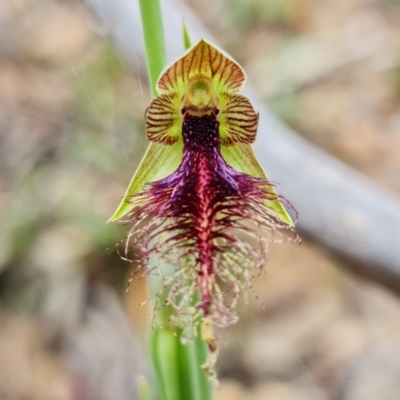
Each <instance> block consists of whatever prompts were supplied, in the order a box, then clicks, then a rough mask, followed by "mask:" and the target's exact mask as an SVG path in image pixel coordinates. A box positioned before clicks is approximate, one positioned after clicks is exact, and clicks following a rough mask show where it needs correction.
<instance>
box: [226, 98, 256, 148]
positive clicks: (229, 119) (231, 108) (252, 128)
mask: <svg viewBox="0 0 400 400" xmlns="http://www.w3.org/2000/svg"><path fill="white" fill-rule="evenodd" d="M219 99H220V102H221V117H220V142H221V144H222V145H223V146H232V145H234V144H238V143H253V142H254V140H255V139H256V135H257V127H258V113H257V112H256V111H255V110H254V108H253V106H252V105H251V103H250V101H249V99H248V98H247V97H244V96H241V95H239V94H229V93H224V94H223V95H222V96H220V98H219Z"/></svg>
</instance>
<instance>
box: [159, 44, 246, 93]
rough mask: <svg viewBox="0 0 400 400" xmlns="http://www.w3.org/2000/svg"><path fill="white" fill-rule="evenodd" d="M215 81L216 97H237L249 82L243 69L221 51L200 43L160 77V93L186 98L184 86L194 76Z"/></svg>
mask: <svg viewBox="0 0 400 400" xmlns="http://www.w3.org/2000/svg"><path fill="white" fill-rule="evenodd" d="M199 75H201V76H204V77H207V78H209V79H211V80H212V82H213V86H214V89H215V91H216V93H218V92H222V91H224V92H232V93H237V92H238V91H239V90H240V88H241V87H242V86H243V84H244V82H245V81H246V75H245V73H244V71H243V69H242V68H241V67H240V66H239V65H238V64H237V63H236V62H235V61H233V60H232V59H231V58H230V57H228V56H227V55H225V54H223V53H222V52H221V51H220V50H219V49H217V48H216V47H214V46H212V45H211V44H209V43H207V42H206V41H205V40H201V41H200V42H199V43H198V44H197V45H196V46H194V47H193V48H192V49H190V50H189V52H187V53H186V54H185V55H184V56H183V57H181V58H180V59H179V60H177V61H176V62H175V63H173V64H172V65H171V66H170V67H168V68H167V69H166V70H165V71H164V72H163V73H162V74H161V76H160V78H159V80H158V83H157V88H158V91H159V93H170V92H177V93H179V94H183V91H184V89H185V84H186V83H187V82H188V81H189V80H190V79H191V78H193V77H195V76H199Z"/></svg>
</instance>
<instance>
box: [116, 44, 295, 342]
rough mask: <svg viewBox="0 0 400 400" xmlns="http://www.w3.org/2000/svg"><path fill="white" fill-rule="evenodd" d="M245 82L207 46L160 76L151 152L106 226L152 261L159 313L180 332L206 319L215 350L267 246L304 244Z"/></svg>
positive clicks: (150, 113) (149, 129)
mask: <svg viewBox="0 0 400 400" xmlns="http://www.w3.org/2000/svg"><path fill="white" fill-rule="evenodd" d="M245 80H246V76H245V73H244V71H243V69H242V68H241V67H240V66H239V65H238V64H237V63H236V62H235V61H233V60H232V59H231V58H230V57H229V56H228V55H226V54H224V53H223V52H222V51H220V50H218V49H217V48H216V47H215V46H213V45H211V44H210V43H208V42H207V41H205V40H201V41H200V42H199V43H198V44H197V45H195V46H194V47H192V48H191V49H189V50H188V51H187V52H186V54H185V55H184V56H182V57H181V58H179V59H178V60H177V61H175V62H174V63H172V65H170V66H168V67H167V68H166V69H165V70H164V71H163V72H162V73H161V76H160V78H159V80H158V83H157V92H158V94H159V95H158V97H156V98H155V99H154V100H153V101H152V102H151V104H150V106H149V107H148V109H147V111H146V115H145V118H146V134H147V138H148V140H149V141H150V142H151V144H150V146H149V148H148V150H147V153H146V154H145V156H144V158H143V160H142V162H141V164H140V166H139V168H138V170H137V172H136V174H135V175H134V177H133V178H132V181H131V183H130V185H129V187H128V190H127V192H126V194H125V196H124V197H123V200H122V202H121V204H120V206H119V207H118V209H117V211H116V212H115V214H114V215H113V216H112V217H111V219H110V220H111V221H117V222H120V223H124V224H130V225H131V226H132V228H131V230H130V233H129V234H128V236H127V239H126V246H125V253H126V257H127V258H128V256H129V253H130V252H131V249H132V248H134V249H135V251H136V254H138V255H139V266H138V268H137V271H138V270H140V269H143V267H145V266H146V265H147V264H148V261H149V259H150V258H151V257H153V261H152V263H151V264H152V265H154V266H153V267H151V268H150V269H149V272H150V273H158V274H160V275H161V276H163V278H164V284H163V287H162V289H161V291H160V293H163V295H164V296H160V298H162V299H163V301H162V302H160V303H162V304H160V306H159V307H160V308H162V307H163V306H164V304H168V305H170V306H172V307H173V310H174V313H173V315H172V317H171V321H172V322H174V323H176V324H178V325H179V324H180V325H181V327H182V329H184V328H185V326H192V325H193V324H195V323H196V322H199V321H202V327H203V336H204V337H205V338H206V341H207V343H208V344H209V347H210V348H211V347H212V346H213V335H212V333H210V327H212V326H213V325H216V326H219V327H225V326H227V325H230V324H232V323H234V322H235V321H236V320H237V316H238V313H239V312H240V311H241V309H242V308H243V307H245V306H246V304H247V294H246V293H247V290H246V289H247V288H248V287H249V285H251V284H250V280H251V278H252V277H253V276H254V275H256V274H257V273H258V272H259V271H261V270H262V268H263V266H264V263H265V259H266V254H267V245H268V243H269V242H271V241H280V240H290V241H294V240H297V239H298V237H297V234H296V232H295V229H294V224H293V222H292V220H291V218H290V216H289V214H288V213H287V211H286V210H285V207H284V205H283V203H284V204H285V205H288V203H287V202H286V201H285V200H284V199H283V198H282V197H281V196H279V195H278V194H277V193H276V192H275V190H274V187H273V184H272V183H271V182H270V181H269V180H268V178H267V177H266V175H265V173H264V171H263V169H262V167H261V165H260V164H259V162H258V160H257V158H256V156H255V154H254V152H253V150H252V148H251V146H250V145H251V143H253V142H254V140H255V138H256V134H257V126H258V113H257V112H256V111H255V110H254V108H253V106H252V105H251V103H250V101H249V99H247V98H246V97H244V96H242V95H241V94H240V93H239V92H240V89H241V88H242V87H243V85H244V83H245ZM165 265H173V266H174V267H175V268H174V272H172V273H169V274H167V273H166V272H165V268H164V266H165ZM195 299H197V300H195Z"/></svg>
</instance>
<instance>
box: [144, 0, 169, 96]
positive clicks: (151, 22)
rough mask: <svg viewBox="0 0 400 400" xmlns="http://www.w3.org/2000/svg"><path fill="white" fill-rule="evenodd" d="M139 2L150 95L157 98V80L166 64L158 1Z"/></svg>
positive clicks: (162, 27)
mask: <svg viewBox="0 0 400 400" xmlns="http://www.w3.org/2000/svg"><path fill="white" fill-rule="evenodd" d="M139 2H140V13H141V17H142V25H143V34H144V42H145V45H146V55H147V68H148V71H149V79H150V87H151V94H152V96H153V97H155V96H157V91H156V82H157V79H158V77H159V75H160V73H161V71H162V69H163V68H164V67H165V65H166V64H167V51H166V47H165V39H164V25H163V20H162V16H161V7H160V3H159V1H158V0H139Z"/></svg>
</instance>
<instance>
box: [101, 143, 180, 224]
mask: <svg viewBox="0 0 400 400" xmlns="http://www.w3.org/2000/svg"><path fill="white" fill-rule="evenodd" d="M181 161H182V142H177V143H175V144H173V145H172V146H164V145H163V144H158V143H151V144H150V146H149V148H148V149H147V151H146V154H145V155H144V157H143V159H142V161H141V163H140V165H139V168H138V169H137V171H136V173H135V175H134V176H133V178H132V180H131V182H130V183H129V186H128V190H127V191H126V193H125V195H124V197H123V198H122V201H121V203H120V205H119V206H118V208H117V210H116V211H115V213H114V215H113V216H112V217H111V218H110V219H109V220H108V222H110V221H116V220H118V219H120V218H122V217H124V216H125V215H126V214H128V213H129V212H130V211H132V209H133V208H134V207H136V206H138V205H140V204H141V200H140V197H138V198H137V200H136V201H132V196H133V195H134V194H136V193H139V192H140V191H141V190H142V189H143V187H144V185H145V184H146V183H147V182H152V181H157V180H159V179H163V178H165V177H167V176H168V175H170V174H172V173H173V172H174V171H175V170H176V169H177V168H178V167H179V164H180V163H181Z"/></svg>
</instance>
